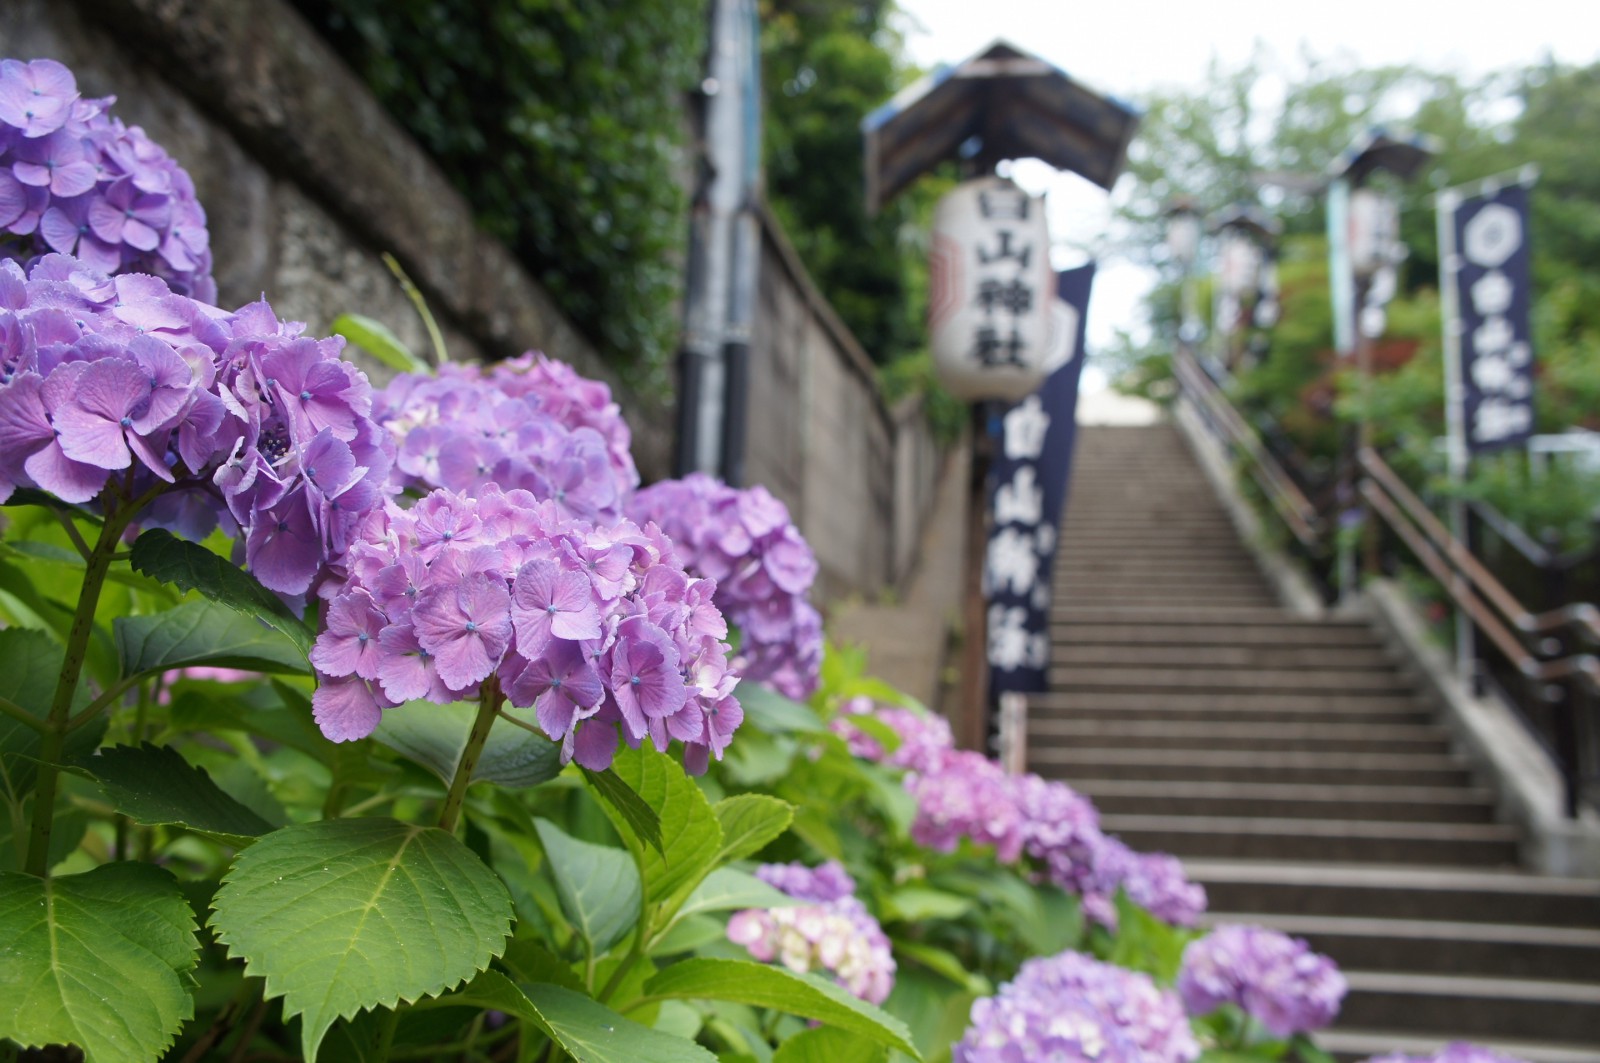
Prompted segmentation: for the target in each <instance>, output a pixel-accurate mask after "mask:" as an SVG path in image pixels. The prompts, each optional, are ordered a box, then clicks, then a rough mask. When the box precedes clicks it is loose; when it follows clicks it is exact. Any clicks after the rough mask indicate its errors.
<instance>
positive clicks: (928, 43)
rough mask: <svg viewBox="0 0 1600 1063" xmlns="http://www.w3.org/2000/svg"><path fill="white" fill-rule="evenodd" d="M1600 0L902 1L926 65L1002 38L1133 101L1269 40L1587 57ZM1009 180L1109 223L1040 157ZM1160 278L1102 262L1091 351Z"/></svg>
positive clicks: (1133, 313) (1285, 51)
mask: <svg viewBox="0 0 1600 1063" xmlns="http://www.w3.org/2000/svg"><path fill="white" fill-rule="evenodd" d="M1593 2H1594V0H1518V2H1517V3H1516V4H1514V5H1490V4H1488V3H1486V2H1485V3H1482V4H1477V3H1472V2H1471V0H1467V2H1465V3H1463V2H1461V0H1457V2H1456V3H1453V4H1445V3H1442V2H1437V0H1435V2H1424V0H1343V2H1340V3H1337V4H1335V3H1327V2H1324V3H1305V2H1297V0H1276V2H1268V3H1260V2H1246V0H1220V2H1217V3H1197V2H1194V0H1161V2H1158V0H1119V2H1116V3H1105V2H1100V3H1082V2H1079V3H1066V2H1064V0H900V6H901V8H902V9H903V11H904V12H905V15H906V19H907V21H906V25H905V29H906V31H907V44H908V46H909V48H910V52H911V56H912V59H913V60H914V61H915V62H916V63H917V64H918V65H920V66H923V67H930V68H931V67H933V66H935V65H936V64H938V63H941V62H943V63H957V62H960V61H961V60H963V59H966V58H967V57H969V56H971V55H973V54H975V53H977V52H978V51H980V50H982V49H983V48H984V47H985V46H987V45H988V44H989V43H990V42H991V41H993V40H994V39H995V38H997V37H1001V38H1005V39H1006V40H1008V41H1009V42H1011V43H1012V44H1014V45H1016V46H1017V47H1020V48H1023V49H1025V50H1027V51H1030V52H1033V53H1035V54H1036V55H1039V56H1040V57H1041V58H1044V59H1047V60H1049V61H1050V62H1051V63H1054V64H1055V65H1056V66H1058V67H1060V68H1061V69H1062V70H1065V71H1066V72H1067V73H1068V74H1070V75H1072V76H1073V77H1074V78H1076V79H1077V80H1079V81H1081V82H1083V83H1085V84H1087V85H1089V86H1090V87H1092V88H1095V89H1097V90H1099V91H1101V92H1105V93H1110V94H1111V95H1114V96H1118V97H1122V98H1124V99H1130V100H1132V99H1137V98H1138V97H1140V96H1142V95H1144V94H1146V93H1148V92H1149V91H1151V90H1152V89H1156V88H1161V87H1177V86H1188V87H1193V86H1197V85H1199V84H1201V83H1202V82H1203V80H1204V77H1205V71H1206V67H1207V64H1208V63H1209V62H1210V61H1211V59H1212V58H1213V57H1216V58H1218V59H1220V60H1221V61H1222V63H1223V64H1224V66H1226V67H1234V66H1238V65H1240V64H1241V63H1243V62H1244V61H1245V60H1247V59H1248V58H1249V57H1250V55H1251V52H1252V50H1253V49H1254V48H1255V47H1256V45H1257V44H1258V42H1259V44H1261V45H1263V46H1264V47H1265V48H1266V49H1268V51H1269V52H1270V53H1271V54H1272V55H1273V56H1275V57H1276V59H1277V60H1279V61H1281V62H1282V63H1284V64H1288V65H1290V67H1291V69H1294V68H1297V67H1298V61H1297V57H1298V56H1299V55H1300V54H1301V53H1302V51H1306V50H1309V52H1310V53H1311V54H1312V55H1314V56H1315V57H1317V58H1318V59H1322V60H1328V61H1330V62H1338V63H1339V65H1340V66H1381V65H1385V64H1390V63H1415V64H1418V65H1421V66H1425V67H1428V68H1430V69H1436V70H1455V71H1458V72H1461V73H1464V74H1484V73H1488V72H1490V71H1494V70H1500V69H1504V68H1507V67H1515V66H1523V65H1527V64H1531V63H1535V62H1538V61H1540V60H1542V59H1543V58H1545V57H1546V56H1547V55H1553V56H1554V57H1555V58H1556V59H1557V60H1560V61H1562V62H1566V63H1573V64H1587V63H1590V62H1593V61H1594V60H1596V59H1597V58H1600V11H1597V10H1596V8H1595V7H1593V6H1591V5H1592V4H1593ZM1584 11H1588V12H1589V13H1588V14H1587V15H1585V14H1583V12H1584ZM1012 176H1013V177H1015V178H1016V180H1017V181H1018V182H1019V183H1021V184H1023V185H1025V186H1026V187H1028V188H1029V189H1030V190H1032V191H1034V192H1041V191H1043V192H1047V193H1048V195H1049V197H1050V218H1051V228H1052V237H1053V239H1055V240H1057V241H1060V240H1062V239H1065V240H1066V241H1068V242H1069V243H1071V244H1075V245H1079V246H1091V245H1093V244H1094V243H1095V241H1096V238H1097V237H1098V236H1100V235H1101V234H1102V233H1103V232H1104V231H1105V229H1106V227H1107V222H1108V219H1109V216H1110V212H1109V209H1108V206H1107V196H1106V195H1105V193H1103V192H1101V191H1100V190H1099V189H1097V188H1095V187H1094V186H1092V185H1090V184H1089V183H1088V182H1087V181H1083V180H1081V179H1079V178H1076V177H1073V176H1070V175H1063V174H1057V173H1056V172H1055V171H1053V170H1051V169H1049V168H1048V167H1046V166H1044V165H1043V164H1037V163H1036V164H1034V165H1032V166H1022V167H1018V168H1017V170H1016V171H1015V172H1014V173H1013V175H1012ZM1058 258H1059V261H1057V263H1056V265H1057V266H1058V267H1063V268H1064V267H1067V266H1071V265H1075V264H1076V263H1077V262H1078V261H1082V259H1083V255H1082V254H1081V253H1080V254H1077V255H1074V254H1073V253H1072V252H1071V251H1070V250H1068V251H1063V252H1061V253H1060V254H1058ZM1150 283H1151V281H1150V277H1149V275H1148V274H1147V273H1146V272H1145V271H1144V270H1143V269H1142V268H1140V267H1138V266H1135V265H1133V264H1132V263H1128V262H1119V261H1116V260H1112V259H1102V261H1101V263H1100V272H1099V275H1098V276H1097V278H1096V280H1095V296H1094V300H1093V303H1092V306H1091V310H1090V314H1089V349H1090V351H1091V352H1092V351H1093V350H1095V349H1096V348H1097V347H1099V346H1102V345H1103V344H1105V343H1106V342H1108V341H1109V339H1110V338H1111V337H1112V336H1113V335H1114V334H1115V331H1116V330H1117V329H1119V328H1120V329H1127V330H1130V331H1137V330H1139V329H1140V328H1141V327H1142V325H1143V322H1142V319H1141V315H1140V309H1139V302H1140V299H1141V298H1142V297H1143V295H1144V293H1145V292H1146V291H1147V290H1148V288H1149V286H1150ZM1091 372H1092V370H1091ZM1094 383H1098V381H1096V382H1094ZM1086 386H1092V385H1091V382H1090V381H1088V380H1086Z"/></svg>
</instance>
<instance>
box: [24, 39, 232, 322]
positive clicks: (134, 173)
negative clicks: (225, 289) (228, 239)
mask: <svg viewBox="0 0 1600 1063" xmlns="http://www.w3.org/2000/svg"><path fill="white" fill-rule="evenodd" d="M113 102H115V101H114V98H112V97H106V98H105V99H98V100H86V99H83V98H82V97H81V96H80V95H79V94H78V86H77V82H76V80H75V79H74V77H73V75H72V71H70V70H68V69H67V68H66V67H64V66H62V65H61V64H60V63H58V62H56V61H55V60H53V59H35V60H33V61H32V62H26V63H25V62H21V61H19V60H16V59H5V60H0V257H8V258H12V259H15V260H18V261H19V262H22V263H24V264H26V263H29V262H31V261H32V260H34V259H36V258H38V257H39V256H41V255H45V254H48V253H50V252H52V251H53V252H58V253H61V254H69V255H74V256H76V257H77V258H79V259H81V260H82V261H83V262H84V263H85V264H87V265H88V266H89V267H90V268H92V269H95V270H98V271H99V272H101V273H109V274H118V273H148V274H152V275H155V276H158V277H161V278H162V279H163V280H165V281H166V282H167V283H168V284H169V285H170V286H171V288H172V289H173V290H174V291H176V292H177V293H179V294H180V295H190V296H193V297H194V298H196V299H200V300H203V301H205V302H214V301H215V300H216V297H217V286H216V282H215V281H214V280H213V279H212V277H211V247H210V237H209V235H208V234H207V232H206V214H205V211H204V210H203V209H202V208H201V206H200V203H199V201H198V200H197V199H196V198H195V191H194V182H193V181H192V180H191V179H190V177H189V175H188V173H187V172H185V171H184V169H183V168H182V167H181V166H179V165H178V164H177V163H176V162H174V161H173V160H172V158H171V157H170V156H168V155H167V153H166V152H165V151H164V150H162V148H161V146H160V145H158V144H156V143H155V142H154V141H152V140H151V139H150V138H149V137H147V136H146V135H145V133H144V130H142V129H140V128H139V127H138V126H126V125H123V123H122V122H121V121H119V120H118V119H116V118H113V117H111V115H110V114H108V113H107V111H108V109H109V108H110V106H111V104H112V103H113Z"/></svg>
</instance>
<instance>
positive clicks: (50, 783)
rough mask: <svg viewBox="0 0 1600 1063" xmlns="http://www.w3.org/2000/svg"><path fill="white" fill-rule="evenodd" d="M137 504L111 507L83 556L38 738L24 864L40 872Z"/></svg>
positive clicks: (43, 869)
mask: <svg viewBox="0 0 1600 1063" xmlns="http://www.w3.org/2000/svg"><path fill="white" fill-rule="evenodd" d="M134 508H135V507H133V506H128V507H126V508H118V507H111V510H110V512H108V513H107V514H106V519H105V523H104V524H102V525H101V526H100V538H99V539H98V540H96V542H95V544H94V549H93V550H91V551H90V552H89V556H88V559H87V561H86V562H85V568H84V573H83V589H82V590H81V591H80V592H79V595H78V609H77V612H75V613H74V614H73V617H72V627H71V628H70V629H69V630H68V631H67V645H66V652H65V654H64V655H63V656H62V658H61V676H60V678H59V679H57V680H56V692H55V697H54V698H53V699H52V700H51V702H50V715H49V717H48V718H47V719H46V720H45V728H46V729H45V732H44V736H43V738H42V740H41V741H40V744H39V776H38V783H37V786H36V788H35V791H34V795H33V829H32V831H31V832H30V833H29V835H28V862H27V863H26V864H25V865H24V866H23V870H24V871H26V872H27V873H28V874H30V875H38V876H40V877H41V878H43V877H44V876H45V874H46V873H47V872H48V871H49V869H50V832H51V828H52V827H54V825H55V805H56V784H57V782H58V781H59V780H60V777H61V769H60V768H59V766H58V765H59V762H60V760H61V754H62V751H63V750H64V749H65V748H66V743H67V731H68V730H69V728H68V724H69V723H70V722H71V718H72V699H73V697H74V696H75V695H76V694H77V693H78V682H79V680H80V678H81V677H82V674H83V664H84V656H85V654H86V653H87V651H88V648H89V638H90V636H91V635H92V634H93V633H94V613H95V609H96V607H97V606H98V605H99V604H100V589H101V588H102V587H104V586H105V582H106V573H107V572H109V571H110V570H111V561H112V555H114V554H115V553H116V552H117V545H118V543H119V542H121V540H122V532H123V529H125V528H126V527H127V526H128V515H129V514H130V513H131V512H132V511H133V509H134Z"/></svg>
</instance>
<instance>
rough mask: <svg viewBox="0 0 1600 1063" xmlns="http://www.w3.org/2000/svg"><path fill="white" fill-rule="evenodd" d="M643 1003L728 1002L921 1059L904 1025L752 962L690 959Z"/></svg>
mask: <svg viewBox="0 0 1600 1063" xmlns="http://www.w3.org/2000/svg"><path fill="white" fill-rule="evenodd" d="M644 992H645V999H658V1000H659V999H688V1000H696V999H698V1000H729V1001H732V1002H734V1003H736V1004H749V1005H751V1006H752V1007H758V1008H774V1009H776V1010H778V1011H785V1012H788V1013H789V1014H791V1015H798V1016H800V1017H801V1018H802V1019H814V1020H816V1021H817V1022H820V1023H822V1024H823V1025H825V1026H833V1027H836V1028H838V1029H840V1030H845V1031H847V1032H849V1033H854V1034H860V1035H861V1036H863V1037H866V1038H868V1039H869V1040H872V1041H875V1042H876V1043H878V1044H881V1045H886V1046H888V1047H889V1048H898V1049H899V1050H900V1051H902V1052H904V1053H906V1054H907V1055H910V1056H913V1057H916V1058H918V1059H920V1058H921V1056H920V1055H919V1054H918V1053H917V1050H916V1047H915V1046H914V1045H913V1044H912V1043H911V1031H910V1030H908V1029H907V1028H906V1025H905V1023H903V1022H901V1021H900V1020H899V1019H897V1018H895V1017H894V1016H892V1015H890V1014H889V1013H888V1012H886V1011H884V1010H882V1009H881V1008H876V1007H873V1006H872V1005H871V1004H868V1003H867V1002H866V1001H864V1000H859V999H857V998H856V997H854V996H851V995H850V993H848V992H846V991H845V990H844V989H842V988H840V987H839V986H838V985H835V984H834V983H833V982H829V981H826V980H824V979H822V978H819V977H817V976H816V975H811V974H796V973H794V972H793V971H790V970H787V969H785V968H783V967H774V966H770V965H768V964H764V963H755V962H753V961H751V960H720V959H689V960H684V961H682V962H681V963H675V964H673V965H671V966H670V967H667V968H666V969H665V970H663V971H661V972H660V973H658V974H657V975H655V977H653V978H651V979H650V981H648V982H646V983H645V985H644Z"/></svg>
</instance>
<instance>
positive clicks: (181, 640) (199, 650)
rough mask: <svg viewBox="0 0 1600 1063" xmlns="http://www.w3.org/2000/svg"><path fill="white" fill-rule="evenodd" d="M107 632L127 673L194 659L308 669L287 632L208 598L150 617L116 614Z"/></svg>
mask: <svg viewBox="0 0 1600 1063" xmlns="http://www.w3.org/2000/svg"><path fill="white" fill-rule="evenodd" d="M111 632H112V637H113V639H114V640H115V642H116V646H117V659H118V660H119V661H120V662H121V667H122V674H123V675H125V676H134V675H143V674H145V673H147V672H164V671H167V670H168V669H171V668H188V667H189V666H191V665H196V664H207V665H214V666H216V667H218V668H244V669H247V670H249V671H252V672H277V673H289V674H300V675H308V674H310V671H311V666H310V665H309V664H307V663H306V659H305V656H304V655H303V654H302V653H301V652H300V650H299V649H298V648H297V647H296V646H295V644H294V641H293V640H292V639H290V638H289V637H288V636H287V635H284V634H283V633H282V632H280V631H274V630H273V629H272V628H269V627H267V626H266V625H265V624H263V623H261V622H260V621H259V620H254V619H252V618H250V617H248V616H241V615H240V614H239V613H236V612H234V611H233V610H232V609H229V608H228V607H227V606H225V605H220V604H218V603H216V602H211V601H190V602H184V603H182V604H180V605H178V606H176V607H175V608H172V609H168V610H165V611H164V612H160V613H154V614H151V615H150V616H123V617H118V618H117V619H116V620H113V621H112V622H111Z"/></svg>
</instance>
